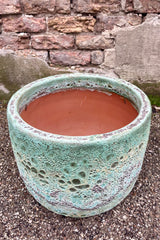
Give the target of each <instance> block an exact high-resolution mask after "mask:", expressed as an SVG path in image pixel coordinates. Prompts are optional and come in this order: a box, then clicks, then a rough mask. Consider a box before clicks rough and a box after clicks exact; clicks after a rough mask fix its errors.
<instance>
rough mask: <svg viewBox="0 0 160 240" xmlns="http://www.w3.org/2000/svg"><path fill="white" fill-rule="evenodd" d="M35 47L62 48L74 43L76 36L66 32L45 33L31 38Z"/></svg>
mask: <svg viewBox="0 0 160 240" xmlns="http://www.w3.org/2000/svg"><path fill="white" fill-rule="evenodd" d="M31 44H32V47H33V48H34V49H62V48H66V49H67V48H71V47H73V45H74V37H73V36H70V35H66V34H43V35H35V36H32V38H31Z"/></svg>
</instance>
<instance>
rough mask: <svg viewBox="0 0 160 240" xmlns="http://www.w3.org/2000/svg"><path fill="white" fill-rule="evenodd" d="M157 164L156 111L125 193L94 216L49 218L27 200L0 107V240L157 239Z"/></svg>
mask: <svg viewBox="0 0 160 240" xmlns="http://www.w3.org/2000/svg"><path fill="white" fill-rule="evenodd" d="M159 161H160V113H154V114H153V117H152V127H151V134H150V141H149V144H148V148H147V151H146V156H145V159H144V164H143V168H142V171H141V173H140V176H139V179H138V181H137V183H136V185H135V187H134V189H133V190H132V192H131V193H130V195H129V196H128V197H127V198H126V199H125V200H124V201H123V202H122V203H121V204H119V205H118V206H117V207H115V208H114V209H112V210H110V211H109V212H106V213H104V214H101V215H99V216H95V217H90V218H84V219H72V218H67V217H63V216H60V215H57V214H54V213H52V212H49V211H48V210H46V209H45V208H44V207H42V206H41V205H40V204H38V203H37V202H36V201H35V200H34V199H33V197H32V196H31V195H30V194H29V193H28V192H27V190H26V188H25V186H24V184H23V182H22V180H21V178H20V177H19V173H18V170H17V167H16V163H15V160H14V157H13V153H12V149H11V144H10V140H9V136H8V127H7V121H6V109H5V108H4V107H2V105H1V104H0V240H5V239H11V240H12V239H13V240H39V239H40V240H41V239H42V240H62V239H63V240H127V239H129V240H159V239H160V164H159ZM158 224H159V226H158Z"/></svg>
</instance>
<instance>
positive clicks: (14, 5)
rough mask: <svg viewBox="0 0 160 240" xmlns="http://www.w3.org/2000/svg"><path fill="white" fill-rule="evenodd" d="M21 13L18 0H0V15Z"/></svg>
mask: <svg viewBox="0 0 160 240" xmlns="http://www.w3.org/2000/svg"><path fill="white" fill-rule="evenodd" d="M17 13H21V6H20V2H19V0H0V14H2V15H3V14H4V15H5V14H17Z"/></svg>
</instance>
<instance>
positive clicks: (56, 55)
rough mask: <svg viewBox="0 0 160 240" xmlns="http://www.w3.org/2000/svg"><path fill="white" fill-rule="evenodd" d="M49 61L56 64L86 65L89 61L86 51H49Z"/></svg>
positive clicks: (88, 53)
mask: <svg viewBox="0 0 160 240" xmlns="http://www.w3.org/2000/svg"><path fill="white" fill-rule="evenodd" d="M50 58H51V62H52V63H53V64H58V65H65V66H67V65H87V64H89V63H90V61H91V56H90V52H87V51H74V50H71V51H51V52H50Z"/></svg>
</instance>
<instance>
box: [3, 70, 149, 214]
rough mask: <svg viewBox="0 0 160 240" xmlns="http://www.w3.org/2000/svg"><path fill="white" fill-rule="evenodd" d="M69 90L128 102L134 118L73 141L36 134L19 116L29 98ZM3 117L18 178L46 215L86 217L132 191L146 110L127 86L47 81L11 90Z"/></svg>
mask: <svg viewBox="0 0 160 240" xmlns="http://www.w3.org/2000/svg"><path fill="white" fill-rule="evenodd" d="M70 88H87V89H98V90H100V91H111V92H115V93H118V94H120V95H122V96H124V97H127V98H128V99H129V100H131V101H132V102H133V103H134V105H135V106H136V108H137V110H138V112H139V114H138V116H137V118H136V119H135V120H134V121H132V122H131V123H130V124H128V125H126V126H125V127H123V128H120V129H118V130H115V131H112V132H108V133H104V134H97V135H90V136H76V137H75V136H73V137H72V136H63V135H57V134H52V133H47V132H44V131H41V130H38V129H36V128H34V127H32V126H30V125H29V124H27V123H26V122H25V121H23V120H22V118H21V117H20V112H21V111H22V109H24V108H25V107H26V106H27V104H29V102H31V101H32V100H34V99H35V98H38V97H40V96H43V95H46V94H49V93H51V92H54V91H59V90H63V89H70ZM7 116H8V125H9V132H10V138H11V143H12V148H13V152H14V155H15V159H16V162H17V166H18V169H19V172H20V175H21V177H22V179H23V180H24V183H25V185H26V187H27V189H28V191H29V192H30V193H31V194H32V196H33V197H34V198H35V199H36V200H37V201H38V202H39V203H41V204H42V205H43V206H45V207H46V208H48V209H49V210H51V211H53V212H55V213H58V214H62V215H65V216H71V217H88V216H92V215H96V214H100V213H102V212H105V211H107V210H109V209H111V208H113V207H114V206H116V205H117V204H118V203H120V202H121V201H122V200H123V199H124V198H125V197H126V196H127V195H128V194H129V193H130V191H131V190H132V188H133V186H134V184H135V182H136V180H137V177H138V175H139V173H140V170H141V167H142V163H143V158H144V154H145V150H146V146H147V142H148V137H149V130H150V118H151V107H150V102H149V100H148V98H147V96H146V95H145V94H144V93H143V92H142V91H141V90H140V89H139V88H137V87H136V86H134V85H132V84H131V83H128V82H126V81H124V80H120V79H111V78H107V77H103V76H98V75H90V74H67V75H58V76H51V77H48V78H44V79H40V80H37V81H35V82H32V83H30V84H28V85H26V86H24V87H23V88H21V89H20V90H19V91H17V92H16V93H15V94H14V95H13V96H12V98H11V99H10V101H9V104H8V109H7Z"/></svg>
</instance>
